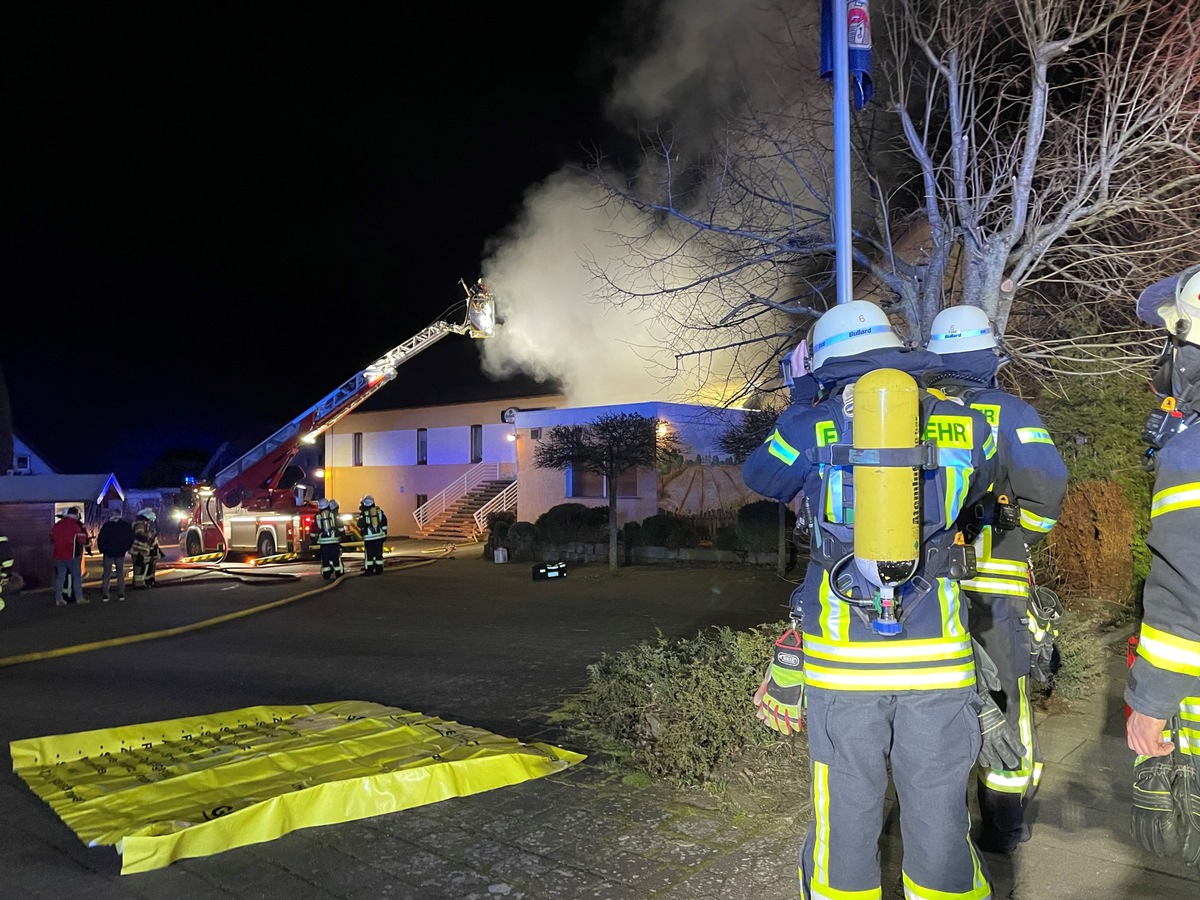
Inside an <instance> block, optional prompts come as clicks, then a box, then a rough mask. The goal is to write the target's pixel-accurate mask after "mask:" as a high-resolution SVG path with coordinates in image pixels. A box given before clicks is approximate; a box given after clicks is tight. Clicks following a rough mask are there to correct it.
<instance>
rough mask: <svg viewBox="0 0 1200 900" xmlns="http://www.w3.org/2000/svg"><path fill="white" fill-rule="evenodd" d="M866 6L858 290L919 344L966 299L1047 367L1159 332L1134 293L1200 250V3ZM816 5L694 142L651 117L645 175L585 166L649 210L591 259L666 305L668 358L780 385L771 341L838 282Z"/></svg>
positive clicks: (1100, 354)
mask: <svg viewBox="0 0 1200 900" xmlns="http://www.w3.org/2000/svg"><path fill="white" fill-rule="evenodd" d="M815 5H816V4H814V6H815ZM873 12H874V13H875V16H874V19H875V22H876V25H877V29H878V26H879V24H880V23H882V24H883V25H884V26H885V28H884V29H883V30H882V32H878V36H879V37H881V38H883V39H882V40H881V41H879V42H878V43H879V46H880V50H881V54H880V56H879V57H878V60H877V61H878V63H879V65H878V67H877V68H878V71H879V72H880V73H881V74H882V76H883V77H882V78H881V80H880V81H881V83H880V85H879V87H880V94H881V95H883V96H882V99H881V101H880V102H879V103H878V104H877V105H875V106H873V107H868V108H867V109H866V110H864V111H863V112H862V113H859V114H857V115H856V116H855V119H854V151H855V156H854V159H855V166H854V172H853V208H854V216H853V222H852V226H853V253H854V262H855V267H856V269H857V271H858V272H859V273H860V280H859V283H858V285H857V286H856V290H855V295H856V296H871V295H872V294H873V295H874V298H875V299H878V300H879V301H880V302H881V304H882V305H883V306H884V308H885V309H888V310H889V311H891V312H892V313H894V314H895V316H896V317H897V318H898V319H899V320H900V321H901V322H902V323H903V324H904V325H905V327H906V329H907V332H908V335H909V337H910V338H911V339H912V340H914V341H918V340H922V339H924V338H925V337H927V335H928V327H929V323H930V322H931V321H932V319H933V317H934V316H935V315H936V313H937V312H938V311H939V310H940V309H941V308H943V307H944V306H946V305H949V304H952V303H959V302H963V303H969V304H973V305H976V306H980V307H981V308H983V309H984V310H985V311H986V312H987V313H988V314H989V315H990V316H991V317H992V318H993V319H994V320H995V321H996V323H997V325H998V326H999V327H1000V329H1001V330H1007V332H1008V337H1009V338H1010V343H1011V347H1012V349H1014V350H1015V351H1016V353H1017V355H1018V356H1019V357H1021V358H1023V359H1024V360H1026V361H1027V362H1028V363H1029V364H1031V365H1035V366H1040V367H1041V368H1043V369H1044V370H1045V371H1047V372H1080V371H1083V372H1088V373H1099V372H1104V371H1121V370H1128V369H1129V368H1131V367H1137V366H1144V365H1145V364H1146V361H1147V359H1148V357H1149V355H1150V353H1149V350H1148V347H1147V343H1148V342H1149V341H1151V340H1152V338H1151V336H1150V332H1149V331H1148V330H1146V329H1144V328H1141V327H1139V326H1138V325H1137V323H1136V322H1135V321H1134V320H1133V317H1132V316H1131V315H1130V312H1131V308H1132V300H1133V298H1134V297H1136V295H1137V293H1138V292H1139V291H1140V290H1141V288H1143V287H1144V286H1146V285H1147V284H1149V283H1151V282H1153V281H1155V280H1157V279H1158V278H1161V277H1163V276H1164V275H1166V274H1170V273H1171V272H1174V271H1179V270H1180V269H1182V268H1183V267H1184V266H1185V265H1186V264H1188V263H1190V262H1193V261H1194V260H1195V259H1196V258H1197V257H1198V256H1200V230H1198V229H1197V227H1196V226H1197V218H1198V217H1197V213H1198V212H1200V154H1198V153H1197V152H1196V151H1194V150H1193V149H1192V146H1191V137H1192V133H1193V131H1194V129H1195V126H1196V125H1197V121H1198V119H1200V7H1197V6H1196V5H1195V4H1194V3H1192V2H1190V0H1094V2H1089V3H1078V2H1075V0H890V2H884V3H879V4H877V5H876V7H875V9H874V10H873ZM812 18H813V16H812V8H810V7H805V8H803V9H797V5H795V4H786V5H784V4H781V5H780V8H779V10H778V27H777V28H775V29H773V31H772V32H771V34H770V35H769V38H770V40H769V41H768V42H767V47H768V48H769V50H762V51H761V53H760V56H761V57H762V58H763V59H766V58H769V60H770V63H771V72H772V73H773V78H771V79H769V80H767V81H766V83H768V84H769V85H770V89H769V90H764V89H763V88H762V87H761V84H762V83H763V80H762V79H759V80H757V81H756V82H755V84H750V83H749V81H747V83H745V84H744V85H743V88H744V89H743V90H742V91H741V93H740V94H739V97H740V101H739V104H738V105H737V107H736V108H733V107H728V108H726V110H725V116H724V119H723V120H722V123H721V127H720V128H719V129H718V130H717V131H716V132H715V136H714V137H713V139H712V140H711V141H710V142H708V143H707V144H706V145H705V149H704V150H703V152H699V151H697V150H696V149H695V148H696V145H697V141H696V140H695V136H694V135H681V134H680V133H678V132H676V131H672V130H670V128H669V127H668V126H667V125H666V124H662V123H660V124H659V125H657V126H656V127H654V128H653V129H652V130H649V131H647V132H645V133H646V135H647V136H646V143H645V146H644V150H645V162H646V165H645V167H644V168H643V170H642V171H641V172H640V173H639V174H638V176H637V177H635V178H626V177H623V176H621V177H619V176H618V175H617V174H616V173H615V172H614V171H613V170H611V169H608V168H606V167H605V165H604V164H603V161H602V160H598V161H597V165H596V167H595V168H594V174H595V175H596V176H597V177H598V178H599V180H600V183H601V184H602V187H603V190H604V192H605V196H606V197H607V200H608V202H610V203H614V204H618V205H619V206H620V207H621V208H622V209H633V210H636V211H637V212H638V213H639V214H641V218H640V220H638V221H641V222H642V223H644V227H642V228H641V229H636V228H629V227H625V228H624V229H623V230H622V232H621V233H620V239H621V240H622V241H624V243H625V245H626V250H627V253H626V255H625V263H624V265H623V267H622V268H620V269H614V268H606V269H604V270H602V271H601V270H597V271H596V274H597V275H599V276H600V278H601V281H602V284H603V288H602V290H601V295H602V298H603V299H604V300H606V301H607V302H610V303H613V304H618V305H621V306H624V307H626V308H637V309H641V310H642V311H643V313H644V314H645V315H646V316H648V317H654V318H655V319H656V320H657V321H659V322H660V323H664V324H665V325H669V326H670V327H671V328H672V329H673V331H674V338H675V346H676V359H677V361H678V363H679V365H681V366H683V365H693V366H713V367H714V368H717V367H720V368H721V369H722V370H723V371H725V372H728V373H736V375H735V376H732V377H733V378H734V380H736V379H741V382H742V383H743V384H745V385H746V388H745V394H751V393H754V392H756V391H758V390H761V389H762V388H763V387H764V386H765V385H768V384H773V383H774V382H773V375H774V368H773V360H774V359H775V358H777V357H778V356H779V355H780V354H781V353H782V352H783V351H784V349H786V348H787V347H788V346H791V345H793V344H794V343H795V342H796V341H797V339H798V336H799V335H800V334H802V333H803V329H805V328H806V327H807V325H808V324H809V322H810V321H811V319H812V317H813V316H815V315H817V314H819V313H820V311H822V310H823V309H824V308H826V306H827V305H828V303H829V302H830V299H831V290H830V288H831V281H830V279H831V273H832V265H831V263H832V254H833V241H832V228H831V218H832V217H831V209H832V183H833V178H832V171H831V169H832V147H831V145H832V138H831V129H830V120H831V114H830V112H829V109H828V106H829V100H828V97H829V93H828V89H827V88H825V87H824V86H820V84H819V82H817V80H816V77H815V69H816V48H815V45H814V44H813V42H812V39H811V34H812V32H813V29H812V28H811V25H812ZM760 63H761V60H760ZM760 70H761V66H760ZM673 374H674V373H671V372H668V373H664V375H665V376H666V377H670V376H672V375H673ZM745 394H744V395H745ZM744 395H743V396H744ZM731 399H738V398H736V397H731Z"/></svg>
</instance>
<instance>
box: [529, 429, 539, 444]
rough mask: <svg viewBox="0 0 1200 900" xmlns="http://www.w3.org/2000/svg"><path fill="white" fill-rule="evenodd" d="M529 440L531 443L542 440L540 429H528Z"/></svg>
mask: <svg viewBox="0 0 1200 900" xmlns="http://www.w3.org/2000/svg"><path fill="white" fill-rule="evenodd" d="M529 439H530V440H531V441H540V440H541V439H542V429H540V428H530V429H529Z"/></svg>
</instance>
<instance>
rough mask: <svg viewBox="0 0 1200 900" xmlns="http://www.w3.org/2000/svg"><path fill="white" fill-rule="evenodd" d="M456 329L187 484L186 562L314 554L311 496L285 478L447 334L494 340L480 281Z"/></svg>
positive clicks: (375, 367) (396, 356)
mask: <svg viewBox="0 0 1200 900" xmlns="http://www.w3.org/2000/svg"><path fill="white" fill-rule="evenodd" d="M460 283H461V284H462V285H463V288H464V289H465V290H466V292H467V297H466V300H465V301H464V305H465V306H466V315H465V319H464V321H463V322H462V324H459V325H453V324H451V323H449V322H434V323H433V324H432V325H430V326H429V327H427V328H424V329H422V330H421V331H420V332H418V333H417V334H415V335H413V336H412V337H411V338H409V339H408V340H407V341H405V342H404V343H403V344H400V345H399V346H398V347H394V348H393V349H391V350H389V351H388V352H387V353H385V354H384V355H383V356H381V357H380V358H379V359H377V360H375V361H374V362H373V363H371V364H370V365H369V366H367V367H366V368H365V369H363V370H362V371H361V372H358V373H357V374H356V375H354V376H353V377H352V378H350V379H349V380H348V381H346V382H345V383H344V384H342V385H341V386H340V387H339V388H337V390H335V391H333V392H332V393H330V394H329V395H327V396H326V397H324V398H323V399H321V400H320V401H318V402H317V403H316V404H315V405H313V406H311V407H309V408H308V409H307V410H305V411H304V412H302V413H301V414H300V415H298V416H296V418H294V419H292V421H290V422H288V424H286V425H284V426H283V427H282V428H280V429H279V430H278V431H276V432H275V433H274V434H273V435H271V436H270V437H269V438H267V439H266V440H265V441H263V442H262V443H261V444H259V445H258V446H256V447H255V448H254V449H252V450H250V451H249V452H247V453H246V454H244V455H243V456H241V457H240V458H238V459H237V460H235V461H234V462H232V463H230V464H229V465H228V466H226V467H225V468H224V469H222V470H221V471H220V472H218V473H217V474H216V476H215V477H214V478H213V479H212V481H211V483H209V482H198V481H189V483H188V484H185V485H184V488H183V492H184V496H185V497H186V498H188V499H189V500H190V502H189V503H188V504H187V505H188V506H190V508H191V512H190V514H188V515H185V516H184V517H183V518H182V519H181V521H180V532H179V547H180V550H181V551H182V553H183V555H184V557H185V559H186V558H189V557H197V556H201V555H205V554H213V553H220V554H222V555H224V554H227V553H229V552H231V551H232V552H237V553H246V554H255V555H256V556H257V558H258V559H259V561H262V560H263V559H265V558H268V557H284V556H295V557H299V558H307V557H309V556H311V555H312V554H313V548H312V547H311V546H310V543H311V542H310V540H309V532H310V531H311V528H312V523H313V519H314V518H315V517H316V514H317V504H316V503H315V502H314V501H313V497H312V488H311V487H309V486H306V485H300V484H296V485H289V484H287V483H286V482H285V475H286V474H287V473H288V471H289V465H290V464H291V463H292V461H293V460H294V459H295V457H296V455H297V453H298V452H299V450H300V448H301V446H302V445H303V444H311V443H313V442H314V441H315V440H316V439H317V438H318V437H319V436H320V435H321V434H322V433H323V432H324V431H325V430H326V429H328V428H329V427H330V426H332V425H333V424H334V423H335V422H337V421H338V420H340V419H341V418H342V417H343V416H345V415H346V414H347V413H349V412H350V411H351V410H353V409H354V408H355V407H356V406H358V405H359V404H360V403H362V402H363V401H364V400H366V399H367V398H368V397H370V396H371V395H372V394H374V393H375V392H376V391H378V390H379V389H380V388H381V387H383V386H384V385H385V384H387V383H388V382H389V381H391V380H392V379H393V378H394V377H395V376H396V369H397V368H398V367H399V366H400V365H402V364H403V363H405V362H408V360H410V359H412V358H413V357H414V356H416V355H417V354H418V353H420V352H421V351H422V350H425V349H427V348H428V347H431V346H433V345H434V344H435V343H437V342H438V341H440V340H441V339H442V338H444V337H445V336H446V335H448V334H465V335H469V336H470V337H472V338H488V337H491V336H492V335H493V334H495V329H496V325H497V324H498V323H497V321H496V305H495V300H494V299H493V297H492V295H491V293H490V292H489V291H488V289H487V287H486V286H485V285H484V283H483V282H482V281H478V282H476V283H475V284H474V285H472V286H470V287H468V286H467V285H466V283H465V282H460Z"/></svg>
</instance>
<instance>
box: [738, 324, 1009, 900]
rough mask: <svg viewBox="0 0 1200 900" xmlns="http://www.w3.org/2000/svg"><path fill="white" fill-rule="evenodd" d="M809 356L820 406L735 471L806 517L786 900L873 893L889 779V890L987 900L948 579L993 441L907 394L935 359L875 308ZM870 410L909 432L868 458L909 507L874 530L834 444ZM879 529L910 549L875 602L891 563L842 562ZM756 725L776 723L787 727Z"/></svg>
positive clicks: (816, 341) (955, 602)
mask: <svg viewBox="0 0 1200 900" xmlns="http://www.w3.org/2000/svg"><path fill="white" fill-rule="evenodd" d="M808 346H809V348H810V349H809V353H810V365H809V369H810V371H811V372H812V374H813V376H814V377H815V378H816V379H817V381H818V382H819V383H820V385H821V388H822V398H823V399H821V400H819V401H818V402H817V404H816V405H815V406H808V405H792V406H789V407H788V408H787V409H786V410H784V412H783V413H782V414H781V415H780V417H779V421H778V423H777V424H776V427H775V430H774V431H773V432H772V433H771V435H770V436H769V437H768V438H767V440H766V442H764V443H763V444H762V445H760V446H759V447H758V448H757V449H756V450H755V451H753V453H751V455H750V456H749V457H748V459H747V460H746V462H745V464H744V466H743V470H742V472H743V477H744V479H745V482H746V484H747V486H749V487H750V488H751V489H752V490H754V491H757V492H758V493H760V494H762V495H764V496H766V497H772V498H774V499H776V500H779V501H781V502H785V503H786V502H790V501H792V500H793V498H795V497H796V496H797V495H799V494H800V493H802V492H803V494H804V496H805V497H806V498H807V501H808V503H809V505H810V506H811V508H812V511H813V513H814V520H815V521H814V523H813V526H812V539H811V543H812V554H811V560H810V563H809V569H808V572H807V573H806V576H805V580H804V585H803V587H802V589H801V592H800V593H801V597H800V598H799V606H800V611H801V615H800V627H801V629H802V632H803V634H802V638H803V648H802V650H800V649H799V648H796V647H793V648H792V650H791V651H790V652H791V653H792V654H793V655H796V656H800V655H802V656H803V659H802V661H798V662H799V664H800V665H802V666H803V669H802V677H803V683H802V685H801V687H802V689H803V700H802V701H799V702H806V703H807V720H808V733H809V758H810V773H811V784H812V788H811V790H812V808H813V811H814V817H813V821H812V822H811V824H810V826H809V829H808V833H807V835H806V837H805V840H804V844H803V847H802V848H801V851H800V879H801V896H804V897H847V898H849V897H855V898H859V897H861V898H868V897H875V898H878V897H879V896H881V892H882V887H881V877H880V867H879V846H878V841H879V836H880V832H881V830H882V825H883V818H884V816H883V811H884V803H885V799H886V796H887V790H888V777H889V769H890V772H891V779H892V782H893V784H894V785H895V789H896V796H897V799H898V802H899V807H900V828H901V834H902V839H903V844H904V858H903V877H904V884H905V895H906V896H912V897H935V896H936V897H938V898H939V900H989V898H991V897H992V892H991V887H990V885H989V882H988V877H987V873H986V869H985V867H984V864H983V862H982V859H981V857H980V855H979V853H978V851H977V850H976V848H975V846H974V844H973V843H972V841H971V837H970V826H971V822H970V812H969V809H968V806H967V785H968V782H969V779H970V773H971V770H972V768H973V767H974V765H975V760H976V758H977V757H978V755H979V752H980V748H981V742H982V741H981V732H982V731H983V730H984V728H985V727H986V729H987V731H988V736H987V738H988V740H989V741H993V740H994V739H995V737H996V736H997V735H996V734H995V728H994V725H993V723H992V721H991V720H989V722H988V723H987V725H986V726H985V725H984V723H983V720H982V719H981V718H980V717H981V716H982V715H984V714H985V713H986V712H987V710H986V708H984V703H983V699H982V697H981V695H980V693H979V692H978V690H977V686H976V671H975V669H976V664H975V658H974V651H973V646H972V641H971V637H970V634H969V632H968V630H967V617H966V610H965V608H964V605H963V603H962V600H961V597H960V594H959V588H958V581H957V580H955V579H956V578H960V577H963V575H964V574H966V573H968V572H969V571H970V569H969V565H968V564H969V558H968V555H967V554H966V553H965V550H966V548H964V547H962V546H961V544H960V543H959V541H960V540H961V538H958V536H957V534H956V530H955V528H954V527H953V523H954V522H955V520H956V519H957V518H958V514H959V512H960V511H961V510H962V509H963V508H964V507H965V506H966V505H968V504H971V503H974V502H976V501H977V500H978V499H979V498H980V497H982V496H983V494H984V493H985V491H986V487H987V485H988V484H989V483H990V482H991V480H992V477H993V474H994V465H993V459H994V455H995V443H994V440H993V438H992V434H991V429H990V427H989V426H988V424H987V420H986V419H985V418H984V417H983V415H982V414H980V413H979V412H977V411H975V410H972V409H969V408H967V407H964V406H963V405H962V404H960V403H957V402H954V401H951V400H947V399H942V398H940V397H938V396H936V395H934V394H932V393H929V392H925V391H922V390H920V389H919V386H918V383H917V381H916V379H917V378H918V377H920V376H921V375H922V374H923V373H925V372H927V371H929V370H931V369H934V368H936V367H937V366H938V360H937V357H935V356H934V355H933V354H930V353H928V352H927V351H925V350H905V349H904V347H903V344H902V343H901V341H900V338H899V337H898V336H897V335H896V334H895V332H894V331H893V329H892V326H891V323H890V322H889V320H888V317H887V315H886V314H885V313H884V312H883V310H882V309H880V308H879V307H878V306H877V305H875V304H874V303H870V302H868V301H864V300H852V301H849V302H847V303H843V304H839V305H838V306H835V307H833V308H831V309H830V310H828V311H827V312H826V313H824V314H823V315H822V316H821V318H820V319H819V320H818V321H817V322H816V324H815V325H814V326H813V328H812V331H811V335H810V338H809V340H808ZM878 370H882V372H879V371H878ZM880 375H882V378H883V380H886V381H888V382H889V383H891V384H893V385H897V386H898V387H897V390H896V391H894V392H893V394H894V395H895V396H893V395H892V394H889V393H888V391H886V390H883V389H881V384H882V383H883V382H882V381H881V380H880V378H879V376H880ZM863 379H867V381H866V382H865V383H866V384H867V385H868V387H866V388H864V386H863V385H864V381H863ZM872 397H875V398H876V400H872ZM880 397H882V398H883V399H882V400H879V398H880ZM880 405H881V407H882V410H883V412H886V410H887V409H888V408H889V407H890V408H893V409H901V408H903V409H904V415H903V417H902V419H901V421H903V422H906V423H907V424H906V425H905V426H903V427H902V428H901V429H900V430H901V432H902V434H903V435H904V441H903V442H901V443H898V444H890V445H889V444H881V445H874V446H892V447H897V448H900V449H897V450H889V451H886V452H884V451H877V452H880V456H879V460H880V462H879V463H878V467H877V468H874V469H873V471H874V472H879V471H880V470H881V469H882V470H885V471H886V470H893V471H896V472H899V473H901V474H900V476H899V478H900V480H901V481H903V482H904V484H905V491H906V493H905V498H907V497H908V496H911V497H912V500H911V501H910V500H908V499H904V505H903V506H898V507H897V508H896V515H897V517H898V521H896V522H890V523H889V522H886V521H871V520H870V517H869V516H867V515H858V516H857V518H856V505H857V506H861V505H862V502H863V491H864V490H866V477H867V476H866V474H865V473H864V474H863V476H862V481H863V483H862V484H858V483H856V482H858V481H859V480H860V479H859V477H857V476H858V475H859V471H858V470H859V469H860V468H862V467H861V466H858V465H854V464H853V461H854V460H855V459H857V457H856V455H855V454H856V452H857V450H856V448H854V447H852V446H850V445H849V441H850V439H851V436H852V435H853V436H854V438H855V440H857V437H858V435H857V434H856V433H855V422H856V421H862V422H863V423H864V424H865V425H866V428H864V434H865V433H866V430H867V428H870V427H872V423H874V422H877V421H878V419H879V418H888V419H890V420H891V421H892V422H893V423H894V422H895V418H894V417H892V416H891V415H886V416H884V415H880V416H877V415H876V413H880V408H876V407H878V406H880ZM855 417H857V419H856V418H855ZM909 492H911V493H909ZM877 493H882V492H877ZM859 512H861V510H859ZM913 513H916V514H917V515H916V516H914V515H913ZM900 520H903V521H900ZM891 525H896V526H898V527H908V528H911V529H912V531H913V532H914V534H913V537H914V538H915V539H916V541H915V543H913V544H908V545H907V549H906V552H908V553H911V554H912V555H913V557H915V558H914V559H912V560H909V561H907V563H906V566H907V567H908V568H906V570H905V571H906V572H907V573H908V574H907V576H906V577H900V578H898V579H895V580H894V581H893V584H892V586H891V587H889V589H888V591H887V592H886V596H885V592H884V591H883V590H881V588H883V587H884V585H880V584H879V583H878V581H875V580H873V577H874V578H878V579H879V581H886V580H888V579H887V578H883V577H881V573H882V572H883V571H884V569H883V567H884V566H885V565H890V564H889V563H884V562H878V563H877V565H878V572H877V574H876V575H875V576H871V575H870V574H869V572H870V569H871V563H872V560H870V559H868V558H866V557H865V556H864V557H863V558H856V557H855V549H854V548H855V547H857V545H858V541H859V538H862V539H864V540H865V539H866V538H868V537H869V536H871V535H872V534H878V532H879V531H881V530H886V529H890V526H891ZM864 546H865V544H864ZM777 656H778V654H777ZM760 690H761V689H760ZM799 702H798V703H797V708H798V707H799ZM771 721H784V722H785V724H786V725H787V726H788V727H791V721H792V717H791V716H790V715H789V716H784V717H779V718H778V719H777V718H776V717H774V716H772V717H768V724H770V722H771Z"/></svg>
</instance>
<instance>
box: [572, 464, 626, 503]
mask: <svg viewBox="0 0 1200 900" xmlns="http://www.w3.org/2000/svg"><path fill="white" fill-rule="evenodd" d="M638 471H639V470H638V469H627V470H626V471H624V472H622V473H621V474H620V475H618V476H617V496H618V497H636V496H637V495H638ZM604 487H605V484H604V476H603V475H597V474H596V473H595V472H581V471H577V470H575V469H571V470H570V472H569V473H568V474H567V496H568V497H607V496H608V494H607V493H605V490H604Z"/></svg>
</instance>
